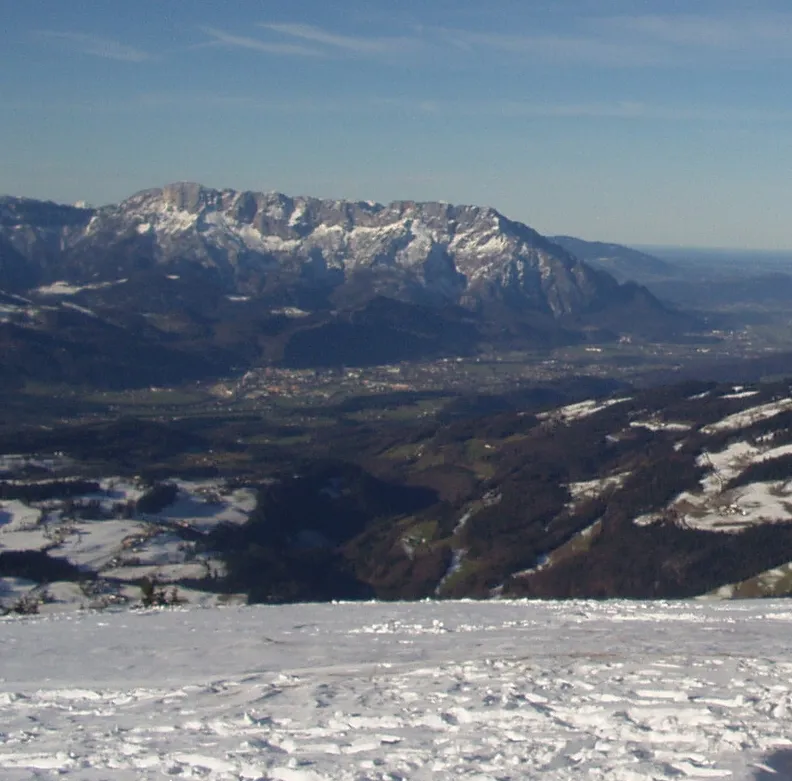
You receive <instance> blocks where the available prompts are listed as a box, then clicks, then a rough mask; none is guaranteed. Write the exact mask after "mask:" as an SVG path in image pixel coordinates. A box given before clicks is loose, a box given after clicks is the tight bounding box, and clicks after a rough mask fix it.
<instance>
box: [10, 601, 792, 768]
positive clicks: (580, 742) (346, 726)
mask: <svg viewBox="0 0 792 781" xmlns="http://www.w3.org/2000/svg"><path fill="white" fill-rule="evenodd" d="M790 631H792V611H791V610H790V608H789V604H788V603H787V602H784V601H768V602H740V603H733V602H730V603H720V602H676V603H675V602H658V603H645V602H637V601H633V602H597V603H594V602H574V601H573V602H538V601H537V602H524V601H520V602H505V601H493V602H488V603H481V602H478V603H476V602H444V603H426V602H422V603H415V604H403V603H401V604H399V603H395V604H394V603H390V604H377V603H366V604H341V605H289V606H280V607H249V608H227V609H222V610H220V609H214V610H207V609H189V610H184V609H182V610H158V611H142V612H137V613H130V612H104V613H83V614H79V615H78V614H71V615H65V614H64V615H58V616H46V617H29V618H14V619H10V618H6V619H3V620H0V654H2V658H3V667H2V678H0V723H2V725H3V726H2V735H1V736H0V776H2V778H3V779H5V780H7V781H22V780H23V779H24V780H25V781H27V780H28V779H31V778H35V779H55V778H60V779H75V781H77V779H79V781H100V780H101V779H108V778H113V779H117V780H118V781H154V779H162V778H171V777H174V778H193V779H198V778H202V779H211V780H212V781H232V779H233V780H234V781H240V779H251V781H252V780H253V779H262V780H263V779H281V781H347V780H350V781H364V780H370V781H374V779H377V781H380V780H388V781H390V780H395V779H405V780H406V779H410V780H411V781H413V780H415V781H450V780H451V779H453V780H454V781H456V779H469V780H471V781H472V780H473V779H475V780H476V781H496V779H497V780H499V781H500V780H504V779H512V780H513V781H518V779H535V778H536V779H538V778H547V779H553V781H572V779H581V778H592V779H602V780H603V781H606V780H607V781H650V780H652V779H671V778H725V779H730V780H731V781H748V779H765V780H766V781H769V779H775V778H778V779H779V781H780V779H784V778H789V774H788V773H787V772H786V771H785V768H786V769H788V768H789V767H790V764H789V759H790V749H792V739H791V734H790V728H789V718H790V715H792V684H790V680H791V679H792V662H790V659H789V642H788V639H789V634H790Z"/></svg>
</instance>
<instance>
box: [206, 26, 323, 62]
mask: <svg viewBox="0 0 792 781" xmlns="http://www.w3.org/2000/svg"><path fill="white" fill-rule="evenodd" d="M201 29H202V30H203V31H204V32H205V33H206V34H207V35H210V36H211V37H212V40H211V41H209V42H208V43H207V44H204V45H205V46H225V47H228V48H231V49H249V50H251V51H257V52H262V53H263V54H274V55H286V56H291V57H295V56H296V57H323V56H324V54H323V52H322V51H321V50H319V49H317V48H315V47H311V46H303V45H301V44H294V43H280V42H271V41H263V40H261V39H259V38H250V37H248V36H244V35H234V34H232V33H228V32H225V31H224V30H218V29H217V28H216V27H202V28H201Z"/></svg>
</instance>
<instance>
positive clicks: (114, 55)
mask: <svg viewBox="0 0 792 781" xmlns="http://www.w3.org/2000/svg"><path fill="white" fill-rule="evenodd" d="M36 35H37V36H38V37H40V38H43V39H46V40H50V41H54V42H57V43H60V44H61V45H62V46H64V47H66V48H68V49H70V50H72V51H75V52H78V53H80V54H88V55H91V56H92V57H101V58H103V59H105V60H118V61H120V62H149V61H151V60H154V59H156V58H155V56H154V55H153V54H151V53H150V52H147V51H144V50H143V49H138V48H136V47H134V46H128V45H127V44H125V43H121V42H120V41H117V40H115V39H113V38H104V37H102V36H100V35H90V34H88V33H76V32H60V31H57V30H37V31H36Z"/></svg>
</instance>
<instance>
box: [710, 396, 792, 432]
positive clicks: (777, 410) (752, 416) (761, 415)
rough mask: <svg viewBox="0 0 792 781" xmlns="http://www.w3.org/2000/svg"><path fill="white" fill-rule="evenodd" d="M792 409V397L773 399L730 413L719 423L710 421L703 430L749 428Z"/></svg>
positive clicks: (720, 430)
mask: <svg viewBox="0 0 792 781" xmlns="http://www.w3.org/2000/svg"><path fill="white" fill-rule="evenodd" d="M790 409H792V398H785V399H778V400H777V401H771V402H769V403H768V404H760V405H758V406H756V407H750V408H749V409H745V410H742V412H735V413H734V414H733V415H728V416H726V417H725V418H723V419H722V420H719V421H718V422H717V423H710V424H709V425H708V426H704V427H703V428H702V429H701V430H702V432H703V433H705V434H717V433H720V432H722V431H737V430H739V429H741V428H747V427H748V426H750V425H751V424H753V423H757V422H758V421H760V420H767V419H768V418H772V417H775V416H776V415H780V414H781V413H782V412H786V411H788V410H790Z"/></svg>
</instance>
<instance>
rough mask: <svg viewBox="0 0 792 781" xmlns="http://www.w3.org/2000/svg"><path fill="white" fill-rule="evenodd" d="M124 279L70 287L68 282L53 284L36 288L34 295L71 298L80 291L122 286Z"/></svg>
mask: <svg viewBox="0 0 792 781" xmlns="http://www.w3.org/2000/svg"><path fill="white" fill-rule="evenodd" d="M126 281H127V280H126V279H116V280H115V281H113V282H96V283H95V284H93V285H71V284H69V283H68V282H53V283H52V284H51V285H44V286H43V287H39V288H36V291H35V292H36V293H39V294H41V295H42V296H73V295H76V294H77V293H79V292H81V291H82V290H102V289H103V288H107V287H114V286H115V285H123V284H124V283H125V282H126Z"/></svg>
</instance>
